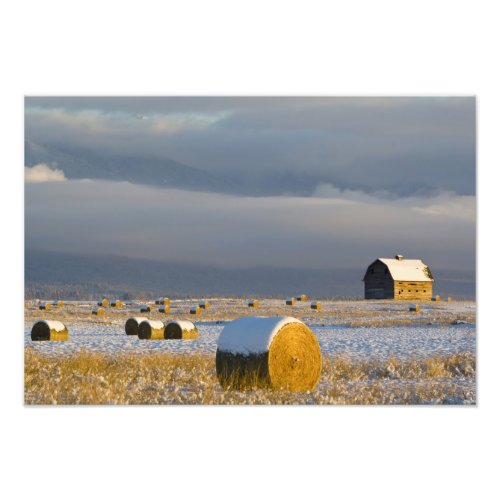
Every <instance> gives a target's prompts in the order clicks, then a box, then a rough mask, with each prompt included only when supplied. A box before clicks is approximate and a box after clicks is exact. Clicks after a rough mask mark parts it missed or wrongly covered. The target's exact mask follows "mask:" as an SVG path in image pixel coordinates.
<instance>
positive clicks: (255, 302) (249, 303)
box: [248, 299, 260, 308]
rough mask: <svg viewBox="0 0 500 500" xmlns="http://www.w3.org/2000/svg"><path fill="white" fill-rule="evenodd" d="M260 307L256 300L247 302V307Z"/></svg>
mask: <svg viewBox="0 0 500 500" xmlns="http://www.w3.org/2000/svg"><path fill="white" fill-rule="evenodd" d="M259 306H260V302H259V301H258V300H257V299H251V300H249V301H248V307H255V308H257V307H259Z"/></svg>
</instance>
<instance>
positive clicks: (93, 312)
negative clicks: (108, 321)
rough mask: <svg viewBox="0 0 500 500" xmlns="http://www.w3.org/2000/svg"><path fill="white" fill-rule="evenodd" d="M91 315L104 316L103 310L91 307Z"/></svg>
mask: <svg viewBox="0 0 500 500" xmlns="http://www.w3.org/2000/svg"><path fill="white" fill-rule="evenodd" d="M92 314H95V315H96V316H102V315H103V314H104V309H103V308H102V307H93V308H92Z"/></svg>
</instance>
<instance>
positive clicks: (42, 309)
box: [38, 302, 52, 311]
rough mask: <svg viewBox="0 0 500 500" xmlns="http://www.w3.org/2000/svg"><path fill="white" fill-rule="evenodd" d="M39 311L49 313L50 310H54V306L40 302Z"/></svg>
mask: <svg viewBox="0 0 500 500" xmlns="http://www.w3.org/2000/svg"><path fill="white" fill-rule="evenodd" d="M38 309H40V310H41V311H48V310H49V309H52V304H49V303H48V302H40V305H39V306H38Z"/></svg>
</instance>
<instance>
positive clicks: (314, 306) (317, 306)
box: [311, 301, 321, 311]
mask: <svg viewBox="0 0 500 500" xmlns="http://www.w3.org/2000/svg"><path fill="white" fill-rule="evenodd" d="M311 309H314V310H315V311H319V310H320V309H321V302H318V301H314V302H311Z"/></svg>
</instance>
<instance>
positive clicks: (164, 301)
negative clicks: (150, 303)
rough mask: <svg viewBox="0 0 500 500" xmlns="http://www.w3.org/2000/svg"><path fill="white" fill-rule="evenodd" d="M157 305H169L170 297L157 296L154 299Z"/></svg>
mask: <svg viewBox="0 0 500 500" xmlns="http://www.w3.org/2000/svg"><path fill="white" fill-rule="evenodd" d="M155 304H156V305H157V306H160V305H162V306H168V305H170V299H169V298H168V297H159V298H157V299H156V300H155Z"/></svg>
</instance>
